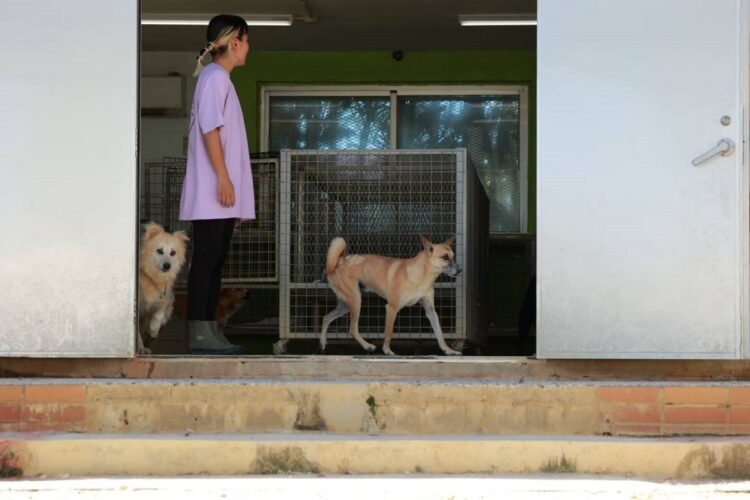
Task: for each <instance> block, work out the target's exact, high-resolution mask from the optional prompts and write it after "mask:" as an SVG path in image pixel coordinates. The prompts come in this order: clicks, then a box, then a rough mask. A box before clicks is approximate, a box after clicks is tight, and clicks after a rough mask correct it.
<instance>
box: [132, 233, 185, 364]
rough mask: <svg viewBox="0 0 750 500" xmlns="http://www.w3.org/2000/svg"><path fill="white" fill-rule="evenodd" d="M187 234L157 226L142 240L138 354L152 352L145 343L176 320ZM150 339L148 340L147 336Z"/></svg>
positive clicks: (139, 269)
mask: <svg viewBox="0 0 750 500" xmlns="http://www.w3.org/2000/svg"><path fill="white" fill-rule="evenodd" d="M188 240H189V238H188V236H187V234H186V233H185V231H176V232H174V233H168V232H166V231H164V229H163V228H162V227H161V226H160V225H159V224H156V223H154V222H151V223H150V224H148V225H147V226H146V230H145V231H144V233H143V237H142V238H141V252H140V264H139V268H138V291H139V294H138V352H139V353H141V354H147V353H149V352H150V350H149V349H148V348H147V347H146V346H145V345H144V341H148V340H150V339H155V338H156V337H157V335H159V330H160V329H161V327H162V326H164V324H165V323H166V322H167V321H168V320H169V318H170V316H172V307H173V304H174V282H175V280H176V279H177V275H178V274H179V273H180V269H182V266H183V265H184V264H185V243H186V242H187V241H188ZM147 335H148V336H147Z"/></svg>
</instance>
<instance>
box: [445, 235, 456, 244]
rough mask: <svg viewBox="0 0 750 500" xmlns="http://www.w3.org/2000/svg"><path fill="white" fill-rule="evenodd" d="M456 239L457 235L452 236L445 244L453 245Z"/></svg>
mask: <svg viewBox="0 0 750 500" xmlns="http://www.w3.org/2000/svg"><path fill="white" fill-rule="evenodd" d="M454 241H456V237H455V236H451V237H450V238H448V239H447V240H445V243H443V245H445V246H451V245H452V244H453V242H454Z"/></svg>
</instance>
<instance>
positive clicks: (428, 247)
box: [419, 234, 432, 253]
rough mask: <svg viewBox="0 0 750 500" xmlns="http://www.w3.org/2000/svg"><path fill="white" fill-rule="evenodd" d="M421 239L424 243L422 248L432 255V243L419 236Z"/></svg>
mask: <svg viewBox="0 0 750 500" xmlns="http://www.w3.org/2000/svg"><path fill="white" fill-rule="evenodd" d="M419 239H420V241H421V242H422V248H424V249H425V250H427V251H429V252H430V253H432V242H431V241H430V240H428V239H427V238H425V237H424V236H422V235H421V234H420V235H419Z"/></svg>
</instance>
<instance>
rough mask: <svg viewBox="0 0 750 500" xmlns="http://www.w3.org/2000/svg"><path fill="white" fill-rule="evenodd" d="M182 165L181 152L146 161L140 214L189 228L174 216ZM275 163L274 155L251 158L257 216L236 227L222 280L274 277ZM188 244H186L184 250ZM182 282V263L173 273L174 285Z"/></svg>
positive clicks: (270, 280) (174, 226)
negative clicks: (174, 273) (176, 275)
mask: <svg viewBox="0 0 750 500" xmlns="http://www.w3.org/2000/svg"><path fill="white" fill-rule="evenodd" d="M185 165H186V160H185V158H173V157H165V158H163V160H162V161H161V162H155V163H147V164H146V165H145V176H144V186H143V196H142V200H141V201H142V206H141V220H143V221H145V222H148V221H154V222H158V223H159V224H161V225H162V226H164V229H166V230H167V231H176V230H179V229H182V230H185V231H187V232H188V234H190V232H191V229H192V228H191V226H190V224H189V223H188V222H182V221H180V220H179V211H180V195H181V192H182V182H183V180H184V178H185ZM278 165H279V161H278V159H277V158H268V157H260V158H254V159H253V160H252V167H251V168H252V171H253V185H254V189H255V206H256V210H255V211H256V219H255V220H253V221H250V222H245V223H242V224H240V225H239V226H238V227H237V228H236V229H235V233H234V235H233V237H232V242H231V247H230V249H229V253H228V255H227V258H226V261H225V264H224V272H223V276H222V283H224V284H227V285H232V286H242V285H244V284H251V283H277V282H278V259H277V248H278V233H277V226H278V221H277V219H278V210H277V205H278V189H277V187H278V175H279V169H278ZM190 250H191V249H190V245H188V254H190ZM189 257H190V256H189V255H188V262H189ZM186 282H187V266H186V267H185V270H184V271H183V273H181V275H180V277H179V278H178V282H177V286H181V287H184V286H185V284H186Z"/></svg>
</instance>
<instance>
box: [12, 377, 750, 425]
mask: <svg viewBox="0 0 750 500" xmlns="http://www.w3.org/2000/svg"><path fill="white" fill-rule="evenodd" d="M16 431H20V432H23V431H34V432H36V431H54V432H83V433H117V434H120V433H185V432H191V433H192V432H197V433H207V434H211V433H216V434H223V433H250V434H253V433H268V432H276V433H278V432H294V431H311V432H331V433H343V434H381V435H410V434H411V435H439V434H450V435H473V434H487V435H504V434H508V435H513V434H538V435H640V436H658V435H665V436H668V435H675V434H713V435H738V434H748V433H750V387H749V386H748V384H746V383H733V382H724V383H687V382H683V383H678V382H669V383H667V382H627V383H613V382H544V383H540V382H521V383H519V382H504V381H498V382H489V381H445V380H444V381H389V380H377V379H374V380H369V381H368V380H355V381H330V380H314V379H313V380H310V379H304V380H292V379H201V380H199V381H187V380H186V381H154V380H121V379H33V380H30V379H0V432H16Z"/></svg>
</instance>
